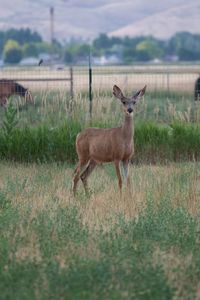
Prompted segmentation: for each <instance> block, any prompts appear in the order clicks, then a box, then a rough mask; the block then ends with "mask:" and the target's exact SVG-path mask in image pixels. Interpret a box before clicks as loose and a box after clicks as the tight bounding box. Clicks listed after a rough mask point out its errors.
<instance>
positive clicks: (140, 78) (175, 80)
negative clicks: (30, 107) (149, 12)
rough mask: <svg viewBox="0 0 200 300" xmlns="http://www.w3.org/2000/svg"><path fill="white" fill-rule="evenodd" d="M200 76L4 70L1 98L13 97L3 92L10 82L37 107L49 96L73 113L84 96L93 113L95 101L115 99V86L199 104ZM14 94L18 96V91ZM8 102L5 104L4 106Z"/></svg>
mask: <svg viewBox="0 0 200 300" xmlns="http://www.w3.org/2000/svg"><path fill="white" fill-rule="evenodd" d="M199 73H200V66H198V65H194V66H189V65H188V66H187V65H185V66H184V65H163V66H161V65H158V66H155V65H137V66H90V67H87V66H84V67H78V66H75V67H46V66H37V67H23V68H22V67H15V68H14V67H13V68H11V67H5V68H2V69H0V82H1V84H0V97H1V98H2V97H4V98H5V97H6V98H9V97H10V96H12V95H11V94H8V95H7V96H6V95H5V92H4V91H3V90H5V89H4V86H5V82H6V80H11V81H14V82H17V83H18V84H19V85H21V86H23V87H24V88H25V89H28V90H29V91H30V93H31V94H32V97H33V102H34V103H35V102H38V103H39V102H40V101H41V102H42V101H44V95H48V97H45V101H51V98H52V97H54V98H55V101H57V102H58V104H60V103H61V102H65V103H66V104H67V108H68V109H69V110H71V109H72V106H73V105H70V103H72V102H77V101H78V99H79V98H80V95H84V97H85V98H86V99H87V100H88V103H89V100H90V105H89V104H88V105H89V106H88V107H89V109H90V113H92V105H91V101H92V100H93V102H95V101H96V100H97V99H98V97H99V95H102V94H106V93H108V95H111V94H112V87H113V85H114V84H116V85H118V86H120V88H121V89H123V90H125V91H127V92H131V93H132V92H133V91H136V90H138V89H140V88H141V87H143V86H144V85H147V87H148V92H153V93H154V97H155V98H156V97H157V96H158V97H159V95H160V93H165V95H166V96H168V95H170V93H177V94H178V95H180V97H182V96H184V95H187V96H188V97H190V98H191V99H194V96H195V95H196V94H197V97H196V96H195V97H196V100H197V99H200V96H199V94H200V91H199V89H200V80H199V83H198V82H197V79H198V78H199ZM195 88H196V92H194V89H195ZM19 92H20V91H18V93H17V94H18V96H20V93H19ZM13 94H14V95H16V93H15V92H14V91H13ZM92 95H93V97H92ZM13 97H15V96H13ZM5 102H6V101H5V100H1V103H2V104H5Z"/></svg>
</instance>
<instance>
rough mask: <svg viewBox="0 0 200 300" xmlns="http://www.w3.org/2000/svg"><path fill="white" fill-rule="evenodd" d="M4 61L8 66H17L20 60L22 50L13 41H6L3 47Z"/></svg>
mask: <svg viewBox="0 0 200 300" xmlns="http://www.w3.org/2000/svg"><path fill="white" fill-rule="evenodd" d="M3 53H4V61H5V62H6V63H10V64H17V63H19V62H20V60H21V59H22V49H21V48H20V46H19V43H18V42H17V41H15V40H8V41H7V42H6V44H5V46H4V50H3Z"/></svg>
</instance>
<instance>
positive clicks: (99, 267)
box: [0, 162, 200, 300]
mask: <svg viewBox="0 0 200 300" xmlns="http://www.w3.org/2000/svg"><path fill="white" fill-rule="evenodd" d="M199 167H200V164H199V163H184V164H171V165H168V166H136V167H134V166H132V167H131V182H132V191H131V196H130V195H127V194H126V192H125V191H124V194H123V197H122V199H120V197H119V195H118V190H117V188H116V187H117V180H116V176H115V174H114V170H113V168H112V166H109V165H107V166H104V167H99V169H97V170H96V171H95V172H94V174H92V176H91V178H90V182H89V184H90V187H91V190H92V192H91V196H90V198H86V197H85V196H84V193H83V188H82V186H81V185H80V186H79V193H78V195H77V198H76V199H74V198H73V197H72V196H71V194H70V185H71V177H72V172H73V169H72V168H71V167H69V166H67V165H57V164H42V165H40V164H37V165H35V164H33V165H22V164H13V163H9V162H8V163H6V162H5V163H3V162H1V163H0V235H1V239H0V298H1V299H20V300H21V299H145V300H146V299H159V300H160V299H181V300H183V299H199V297H200V268H199V265H200V251H199V246H200V234H199V230H200V218H199V209H200V168H199Z"/></svg>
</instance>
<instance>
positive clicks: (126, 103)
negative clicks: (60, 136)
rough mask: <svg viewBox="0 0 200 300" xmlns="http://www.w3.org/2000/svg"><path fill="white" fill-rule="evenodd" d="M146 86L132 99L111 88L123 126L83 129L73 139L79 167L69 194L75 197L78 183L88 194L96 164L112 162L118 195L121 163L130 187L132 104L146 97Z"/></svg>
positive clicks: (120, 182) (132, 145) (118, 89)
mask: <svg viewBox="0 0 200 300" xmlns="http://www.w3.org/2000/svg"><path fill="white" fill-rule="evenodd" d="M145 91H146V85H145V86H144V87H143V88H142V89H141V90H139V91H137V92H136V93H135V94H134V95H133V96H131V97H129V98H128V97H125V96H124V94H123V92H122V91H121V89H120V88H119V87H118V86H117V85H114V86H113V95H114V96H115V97H116V98H117V99H119V100H120V101H121V103H122V107H123V111H124V115H125V117H124V123H123V124H122V126H120V127H116V128H92V127H90V128H86V129H85V130H84V131H82V132H80V133H79V134H78V135H77V137H76V152H77V155H78V164H77V167H76V169H75V171H74V177H73V185H72V191H73V194H74V195H75V194H76V190H77V184H78V181H79V179H81V180H82V183H83V186H84V189H85V193H86V194H88V183H87V179H88V177H89V175H90V174H91V173H92V171H93V170H94V169H95V167H96V166H97V165H98V164H103V163H109V162H112V163H114V165H115V169H116V174H117V177H118V186H119V190H120V195H121V194H122V176H121V171H120V163H122V166H123V170H124V176H125V179H126V182H127V186H129V187H130V178H129V163H130V159H131V157H132V155H133V153H134V143H133V136H134V128H133V122H132V121H133V112H134V107H135V104H136V103H137V102H138V100H139V99H141V98H142V96H143V95H144V94H145Z"/></svg>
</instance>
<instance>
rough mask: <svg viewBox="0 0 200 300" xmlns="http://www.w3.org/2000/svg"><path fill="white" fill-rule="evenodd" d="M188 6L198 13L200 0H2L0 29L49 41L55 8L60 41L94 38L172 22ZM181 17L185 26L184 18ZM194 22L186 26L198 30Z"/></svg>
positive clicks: (56, 34) (56, 33) (57, 35)
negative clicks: (29, 33)
mask: <svg viewBox="0 0 200 300" xmlns="http://www.w3.org/2000/svg"><path fill="white" fill-rule="evenodd" d="M188 5H189V7H190V10H191V9H192V8H193V7H194V11H195V7H198V6H197V5H200V0H190V1H186V0H166V1H162V0H151V1H149V0H123V1H122V0H87V1H84V0H1V10H0V29H7V28H9V27H26V26H28V27H31V28H32V29H36V30H37V31H39V32H40V33H41V34H42V35H43V36H44V37H45V39H47V40H48V39H49V37H50V34H49V32H50V30H49V28H50V26H49V8H50V6H53V7H54V11H55V26H54V28H55V36H56V38H58V39H60V40H62V39H63V40H64V39H66V38H67V37H70V36H76V37H81V36H82V37H83V38H93V37H95V36H97V35H98V34H99V33H100V32H106V33H110V32H113V31H116V30H119V29H120V28H123V27H126V26H129V24H141V22H143V20H144V23H143V24H145V19H146V18H148V17H151V18H150V19H149V20H150V21H149V22H151V23H155V22H157V19H156V18H158V16H161V18H162V16H164V14H165V13H166V12H168V17H169V18H170V11H172V12H173V14H175V15H176V18H178V12H179V9H180V11H181V10H182V9H183V8H184V7H185V11H187V6H188ZM198 14H200V11H199V10H198ZM190 15H191V12H190ZM179 17H180V19H182V22H183V21H184V18H185V17H184V14H183V15H181V16H179ZM186 17H187V22H189V23H187V24H189V25H190V19H189V20H188V18H189V17H190V16H186ZM193 19H194V18H193V16H192V15H191V26H189V25H187V26H188V27H191V28H193V26H195V25H193V23H194V22H193ZM163 21H165V22H166V24H167V22H170V20H163ZM138 22H140V23H138ZM176 23H177V22H176ZM138 26H139V25H138ZM140 26H141V25H140ZM147 26H149V25H148V23H147ZM158 26H159V24H158ZM164 26H165V27H166V25H164ZM173 26H175V25H173ZM181 26H182V25H181ZM191 28H188V29H191ZM199 28H200V26H199ZM174 29H175V28H174ZM165 30H167V28H165ZM191 30H192V29H191ZM195 30H196V29H195ZM195 30H194V31H195ZM143 31H144V29H143ZM199 31H200V29H199ZM136 34H137V32H136Z"/></svg>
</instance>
